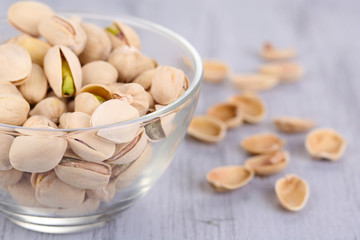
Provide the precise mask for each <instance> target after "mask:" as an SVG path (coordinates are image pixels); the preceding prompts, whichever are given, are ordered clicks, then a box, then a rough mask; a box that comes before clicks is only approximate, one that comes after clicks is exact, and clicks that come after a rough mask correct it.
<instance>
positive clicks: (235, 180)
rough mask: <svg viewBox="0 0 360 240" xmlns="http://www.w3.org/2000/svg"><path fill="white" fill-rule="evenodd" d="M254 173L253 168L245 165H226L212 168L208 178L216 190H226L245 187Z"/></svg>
mask: <svg viewBox="0 0 360 240" xmlns="http://www.w3.org/2000/svg"><path fill="white" fill-rule="evenodd" d="M254 175H255V174H254V171H253V170H252V169H249V168H247V167H244V166H225V167H218V168H214V169H212V170H211V171H210V172H209V173H208V174H207V176H206V179H207V181H208V182H209V184H210V186H211V187H213V188H214V189H215V191H217V192H225V191H230V190H235V189H238V188H241V187H243V186H244V185H246V184H248V183H249V182H250V181H251V179H253V177H254Z"/></svg>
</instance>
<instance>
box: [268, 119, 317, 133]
mask: <svg viewBox="0 0 360 240" xmlns="http://www.w3.org/2000/svg"><path fill="white" fill-rule="evenodd" d="M273 122H274V124H275V126H276V128H277V129H278V130H279V131H281V132H285V133H298V132H304V131H307V130H309V129H310V128H313V127H314V126H315V122H314V121H311V120H307V119H303V118H296V117H278V118H275V119H274V120H273Z"/></svg>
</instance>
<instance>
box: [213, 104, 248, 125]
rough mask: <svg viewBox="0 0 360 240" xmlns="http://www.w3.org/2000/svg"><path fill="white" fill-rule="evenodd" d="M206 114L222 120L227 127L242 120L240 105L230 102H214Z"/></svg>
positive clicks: (239, 123) (240, 122)
mask: <svg viewBox="0 0 360 240" xmlns="http://www.w3.org/2000/svg"><path fill="white" fill-rule="evenodd" d="M207 114H208V115H210V116H213V117H215V118H218V119H220V120H222V121H223V122H225V124H226V126H227V127H228V128H235V127H238V126H240V125H241V124H242V122H243V113H242V110H241V106H240V105H238V104H235V103H231V102H228V103H219V104H215V105H214V106H212V107H211V108H209V110H208V112H207Z"/></svg>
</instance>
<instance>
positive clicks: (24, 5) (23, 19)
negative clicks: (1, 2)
mask: <svg viewBox="0 0 360 240" xmlns="http://www.w3.org/2000/svg"><path fill="white" fill-rule="evenodd" d="M53 14H54V11H53V10H52V9H51V8H50V7H48V6H47V5H45V4H43V3H40V2H35V1H21V2H17V3H14V4H13V5H11V6H10V8H9V10H8V21H9V23H10V24H11V25H13V26H14V27H15V28H17V29H19V30H20V31H22V32H25V33H27V34H30V35H33V36H38V35H39V32H38V24H39V22H40V21H41V20H42V19H44V18H47V17H50V16H52V15H53Z"/></svg>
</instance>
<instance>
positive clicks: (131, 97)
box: [113, 83, 149, 116]
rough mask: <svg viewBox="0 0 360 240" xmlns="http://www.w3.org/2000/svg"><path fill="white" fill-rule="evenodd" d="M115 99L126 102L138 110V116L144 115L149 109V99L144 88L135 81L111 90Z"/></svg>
mask: <svg viewBox="0 0 360 240" xmlns="http://www.w3.org/2000/svg"><path fill="white" fill-rule="evenodd" d="M113 97H114V98H115V99H120V100H122V101H125V102H128V103H129V104H130V105H131V106H133V107H134V108H136V109H137V110H138V111H139V114H140V116H144V115H145V114H146V113H147V111H148V109H149V100H148V96H147V94H146V91H145V90H144V88H143V87H142V86H141V85H139V84H137V83H128V84H124V85H122V86H121V87H119V88H118V90H117V91H114V92H113Z"/></svg>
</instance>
